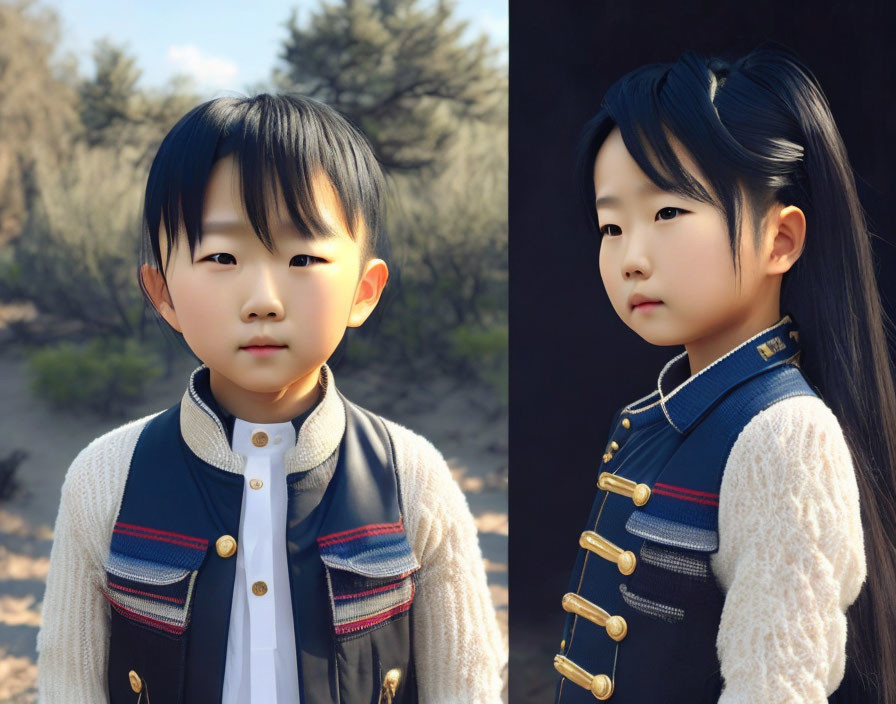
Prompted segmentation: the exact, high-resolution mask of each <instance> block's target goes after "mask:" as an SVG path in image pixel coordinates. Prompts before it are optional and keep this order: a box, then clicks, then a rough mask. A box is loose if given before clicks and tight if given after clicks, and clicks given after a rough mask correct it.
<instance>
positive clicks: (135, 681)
mask: <svg viewBox="0 0 896 704" xmlns="http://www.w3.org/2000/svg"><path fill="white" fill-rule="evenodd" d="M128 680H130V682H131V689H133V690H134V691H135V692H139V691H140V690H141V689H143V680H141V679H140V675H138V674H137V673H136V672H134V670H131V671H130V672H129V673H128Z"/></svg>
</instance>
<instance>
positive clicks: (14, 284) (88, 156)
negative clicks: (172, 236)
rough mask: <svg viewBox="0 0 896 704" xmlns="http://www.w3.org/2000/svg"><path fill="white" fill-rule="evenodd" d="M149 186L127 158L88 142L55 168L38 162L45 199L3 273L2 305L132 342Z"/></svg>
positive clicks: (1, 269)
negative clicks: (15, 303)
mask: <svg viewBox="0 0 896 704" xmlns="http://www.w3.org/2000/svg"><path fill="white" fill-rule="evenodd" d="M144 178H145V176H144V174H142V173H139V172H138V171H136V170H135V169H134V167H133V164H132V163H131V162H130V161H129V159H128V158H127V157H126V156H125V155H123V154H122V153H121V152H119V151H117V150H114V149H111V148H106V147H93V148H90V147H88V146H87V145H86V143H83V142H82V143H78V144H76V145H74V147H73V149H72V151H71V154H70V155H69V156H68V157H67V158H65V159H63V160H61V161H60V162H57V163H56V164H53V165H52V166H51V165H50V163H49V160H48V159H46V158H39V159H38V160H37V169H36V174H35V182H36V185H37V189H38V197H37V198H35V200H34V203H33V204H32V208H31V211H30V212H29V214H28V218H27V220H26V222H25V225H24V228H23V231H22V236H21V237H18V238H17V239H16V240H15V241H14V242H13V244H12V255H13V256H12V261H9V262H6V264H5V266H2V267H0V297H10V298H13V297H15V298H24V299H26V300H29V301H32V302H33V303H34V304H35V305H36V306H37V307H38V309H39V310H40V311H41V312H43V313H46V314H50V315H51V316H52V317H53V318H54V319H56V320H58V321H65V322H66V323H69V324H70V323H73V322H78V323H81V327H82V328H86V329H87V330H88V331H89V332H91V333H92V334H117V335H130V334H133V333H134V331H135V326H136V324H137V322H138V320H139V317H140V311H141V309H142V299H141V297H140V294H139V288H138V286H137V283H136V271H137V245H138V239H139V233H140V205H141V199H142V196H143V179H144Z"/></svg>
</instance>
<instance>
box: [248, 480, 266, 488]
mask: <svg viewBox="0 0 896 704" xmlns="http://www.w3.org/2000/svg"><path fill="white" fill-rule="evenodd" d="M249 486H251V487H252V488H253V489H261V487H263V486H264V482H263V481H261V479H250V480H249Z"/></svg>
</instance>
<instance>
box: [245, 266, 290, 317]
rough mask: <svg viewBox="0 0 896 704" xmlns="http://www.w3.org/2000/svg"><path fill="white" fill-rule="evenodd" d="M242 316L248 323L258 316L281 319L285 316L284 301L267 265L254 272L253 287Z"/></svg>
mask: <svg viewBox="0 0 896 704" xmlns="http://www.w3.org/2000/svg"><path fill="white" fill-rule="evenodd" d="M240 317H241V318H242V320H243V322H247V323H248V322H251V321H253V320H255V319H257V318H265V319H270V320H280V319H281V318H282V317H283V302H282V301H281V299H280V295H279V293H278V291H277V286H276V284H275V281H274V276H273V274H272V273H271V272H270V271H269V270H268V268H267V267H264V266H261V267H258V269H257V270H256V271H255V272H254V279H253V281H252V287H251V289H250V291H249V295H248V296H247V297H246V300H245V302H244V303H243V307H242V311H241V313H240Z"/></svg>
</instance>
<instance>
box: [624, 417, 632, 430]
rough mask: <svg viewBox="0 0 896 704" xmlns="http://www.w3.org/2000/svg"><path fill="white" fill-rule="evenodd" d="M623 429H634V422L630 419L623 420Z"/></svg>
mask: <svg viewBox="0 0 896 704" xmlns="http://www.w3.org/2000/svg"><path fill="white" fill-rule="evenodd" d="M622 427H623V428H625V429H626V430H628V429H629V428H631V427H632V422H631V421H630V420H629V419H628V418H623V419H622Z"/></svg>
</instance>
